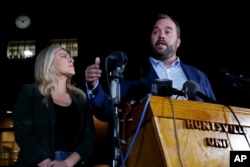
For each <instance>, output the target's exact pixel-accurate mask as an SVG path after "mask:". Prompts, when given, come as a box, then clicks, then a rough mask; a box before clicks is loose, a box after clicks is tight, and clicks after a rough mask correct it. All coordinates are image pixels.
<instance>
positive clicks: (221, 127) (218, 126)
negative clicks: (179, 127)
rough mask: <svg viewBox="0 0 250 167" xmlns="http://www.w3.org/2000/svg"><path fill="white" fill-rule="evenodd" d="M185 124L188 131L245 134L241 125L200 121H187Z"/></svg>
mask: <svg viewBox="0 0 250 167" xmlns="http://www.w3.org/2000/svg"><path fill="white" fill-rule="evenodd" d="M185 123H186V128H187V129H198V130H207V131H220V132H225V133H232V134H241V135H244V134H245V131H244V128H243V126H241V125H235V124H225V123H218V122H208V121H198V120H185Z"/></svg>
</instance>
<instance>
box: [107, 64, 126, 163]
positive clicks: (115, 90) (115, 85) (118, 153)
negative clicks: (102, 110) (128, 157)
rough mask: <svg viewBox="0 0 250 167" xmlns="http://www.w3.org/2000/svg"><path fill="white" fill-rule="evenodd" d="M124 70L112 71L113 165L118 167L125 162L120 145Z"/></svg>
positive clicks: (120, 68)
mask: <svg viewBox="0 0 250 167" xmlns="http://www.w3.org/2000/svg"><path fill="white" fill-rule="evenodd" d="M123 71H124V66H123V67H117V68H116V69H115V70H113V71H112V72H111V73H110V76H111V78H112V80H111V101H112V106H113V107H114V110H113V114H114V131H113V132H114V133H113V135H114V136H113V137H114V138H113V139H114V158H113V162H112V163H113V167H118V165H119V164H120V162H121V163H123V158H122V150H121V145H120V133H119V131H120V119H119V112H120V110H121V109H120V107H119V106H120V102H121V99H120V79H121V78H123V75H122V72H123Z"/></svg>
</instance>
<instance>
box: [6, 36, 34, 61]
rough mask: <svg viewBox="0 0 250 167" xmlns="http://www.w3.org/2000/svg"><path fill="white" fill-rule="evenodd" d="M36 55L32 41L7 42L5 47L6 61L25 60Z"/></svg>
mask: <svg viewBox="0 0 250 167" xmlns="http://www.w3.org/2000/svg"><path fill="white" fill-rule="evenodd" d="M35 53H36V45H35V41H34V40H23V41H9V42H8V47H7V58H8V59H27V58H30V57H33V56H34V55H35Z"/></svg>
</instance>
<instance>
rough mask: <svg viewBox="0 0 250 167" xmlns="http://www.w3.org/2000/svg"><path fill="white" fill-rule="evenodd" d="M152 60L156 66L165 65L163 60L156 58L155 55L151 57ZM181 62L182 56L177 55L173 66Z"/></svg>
mask: <svg viewBox="0 0 250 167" xmlns="http://www.w3.org/2000/svg"><path fill="white" fill-rule="evenodd" d="M150 62H151V63H152V64H153V65H154V66H157V65H163V62H162V61H160V60H156V59H155V58H153V57H150ZM179 64H180V58H179V57H178V56H177V57H176V60H175V61H174V62H173V63H172V67H175V66H177V65H179Z"/></svg>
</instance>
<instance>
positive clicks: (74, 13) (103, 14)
mask: <svg viewBox="0 0 250 167" xmlns="http://www.w3.org/2000/svg"><path fill="white" fill-rule="evenodd" d="M50 3H52V2H50ZM50 3H49V2H25V1H22V2H19V1H18V2H12V3H9V4H3V5H2V9H5V10H2V11H1V12H0V13H1V34H0V37H1V38H0V42H1V45H0V52H1V54H0V71H1V81H0V82H1V87H0V88H1V90H0V101H1V102H0V110H1V111H5V110H12V108H13V104H14V102H15V98H16V95H17V93H18V91H19V89H20V86H21V85H22V84H23V83H31V82H33V65H34V60H35V57H34V58H31V59H27V60H25V61H13V60H8V59H7V57H6V49H7V43H8V41H9V40H36V44H37V48H36V51H37V53H38V52H39V51H40V50H41V49H43V48H44V47H46V46H48V45H49V40H50V39H52V38H77V39H78V42H79V45H78V46H79V51H78V53H79V56H78V57H77V58H75V68H76V76H74V78H73V79H74V81H75V82H77V83H78V84H79V85H82V84H83V83H84V70H85V68H86V66H87V65H89V64H91V63H93V62H94V58H95V57H96V56H99V57H101V61H102V64H103V63H104V60H105V57H106V56H108V55H109V54H110V53H111V52H112V51H114V50H120V51H123V52H125V53H126V54H127V56H128V59H129V60H128V64H127V66H126V69H125V76H127V77H129V76H133V75H134V73H133V72H134V71H133V70H134V69H133V68H135V67H136V66H137V65H138V63H140V60H141V59H142V58H144V57H145V56H146V55H147V52H148V46H149V36H150V34H149V33H150V29H151V26H152V21H153V20H152V19H153V17H154V16H155V15H156V14H157V13H159V12H163V13H167V14H169V15H171V16H172V17H174V18H175V19H176V20H178V21H179V23H180V26H181V39H182V43H181V46H180V48H179V50H178V52H177V55H178V56H179V57H180V58H181V61H182V62H184V63H186V64H190V65H193V66H196V67H197V68H199V69H201V70H202V71H203V72H205V73H206V74H207V75H208V77H209V80H210V82H211V84H212V87H213V89H214V92H215V94H216V97H217V100H218V101H219V102H220V103H222V104H229V105H235V106H242V107H250V103H249V94H250V93H249V92H250V86H249V85H250V84H249V82H250V81H249V78H248V76H249V77H250V70H249V60H248V57H249V44H250V42H249V39H250V38H249V37H250V32H249V31H250V26H249V20H250V19H249V16H250V11H249V9H248V8H247V7H248V5H246V3H243V2H240V1H232V2H226V3H225V2H224V3H220V4H219V3H218V2H212V1H209V2H199V3H194V2H193V3H187V2H176V1H175V2H171V1H152V2H147V3H146V2H116V3H111V2H110V3H109V2H102V3H100V2H96V1H92V2H88V3H87V2H81V3H80V2H74V1H68V2H66V3H63V2H60V3H58V4H56V3H55V4H54V5H52V4H50ZM23 14H25V15H28V16H30V18H31V20H32V21H31V26H30V27H29V28H28V29H25V30H19V29H17V28H16V27H15V24H14V22H15V19H16V17H17V16H19V15H23ZM223 69H227V70H228V71H229V72H230V73H231V74H232V77H229V79H228V77H225V75H224V73H222V72H221V70H223ZM242 75H243V76H244V78H246V79H245V80H243V79H242ZM233 79H234V80H233ZM235 82H239V83H240V84H239V85H236V86H239V88H236V87H235V86H232V85H235Z"/></svg>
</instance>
